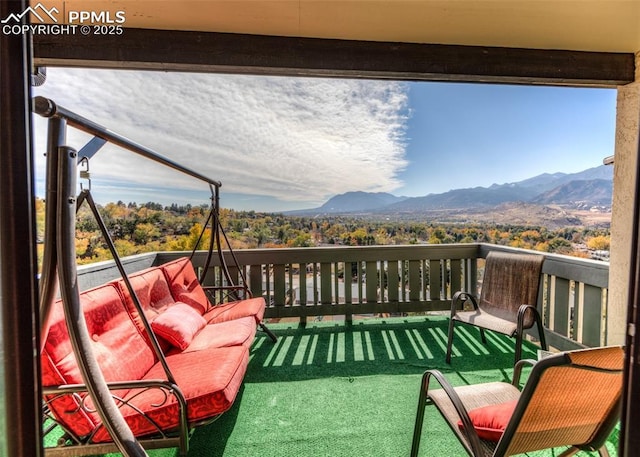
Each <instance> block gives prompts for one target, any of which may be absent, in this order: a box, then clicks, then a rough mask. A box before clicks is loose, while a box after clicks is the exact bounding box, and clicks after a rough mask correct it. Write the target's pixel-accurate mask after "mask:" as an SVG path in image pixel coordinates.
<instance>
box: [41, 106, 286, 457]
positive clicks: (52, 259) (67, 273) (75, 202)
mask: <svg viewBox="0 0 640 457" xmlns="http://www.w3.org/2000/svg"><path fill="white" fill-rule="evenodd" d="M33 111H34V112H35V113H37V114H39V115H41V116H43V117H46V118H48V119H49V121H48V122H49V123H48V134H47V170H46V186H47V187H46V195H45V201H46V202H47V205H46V213H45V243H44V246H45V250H44V255H43V263H42V274H41V278H40V331H41V335H42V336H43V338H42V341H44V340H45V338H44V337H45V336H46V334H47V332H48V328H47V321H48V316H49V314H50V311H51V308H52V306H53V303H54V302H55V298H56V290H57V286H58V284H59V286H60V295H61V298H62V303H63V308H64V314H65V320H66V323H67V327H68V329H69V337H70V341H71V345H72V347H73V352H74V354H75V357H76V360H77V361H78V365H79V368H80V372H81V375H82V379H83V381H84V385H74V386H63V387H61V386H58V387H56V388H44V389H43V394H44V395H45V396H47V395H48V396H50V397H51V396H56V395H64V394H70V393H71V394H75V395H78V394H79V393H80V392H86V393H88V395H89V396H90V398H91V399H92V402H93V405H94V408H95V411H96V412H97V413H98V415H99V416H100V418H101V420H102V424H103V426H104V427H105V428H106V429H107V431H108V432H109V434H110V436H111V438H112V439H113V443H112V444H111V443H108V444H105V445H102V444H100V445H96V444H86V443H85V442H83V440H82V439H81V438H80V437H76V436H73V434H72V433H70V432H69V431H66V433H65V439H69V440H70V441H71V442H72V443H74V444H76V445H78V446H77V447H78V448H79V449H77V450H76V451H69V450H68V449H59V448H49V449H48V450H47V451H48V452H47V454H48V455H85V454H86V453H87V451H89V453H100V452H109V451H114V450H116V451H119V452H121V453H122V454H123V455H125V456H131V457H134V456H135V457H137V456H146V455H147V454H146V451H145V449H144V448H143V447H142V445H141V443H140V441H141V440H138V439H136V437H135V436H134V435H133V433H132V432H131V429H130V428H129V426H128V424H127V423H126V422H125V420H124V418H123V417H122V415H121V413H120V411H119V407H120V406H121V405H122V404H123V403H125V402H123V401H122V399H119V398H116V397H114V396H113V395H112V390H113V389H122V388H143V389H149V388H160V389H163V390H164V391H165V392H166V395H167V396H171V395H173V396H175V397H176V399H177V402H178V404H179V405H180V408H179V409H180V413H179V414H180V420H179V422H180V426H179V429H178V430H173V431H171V432H170V433H165V431H163V430H161V428H160V427H157V426H156V428H157V429H158V436H159V438H151V439H146V440H144V443H145V446H146V447H147V448H149V449H151V448H156V447H178V448H179V449H180V454H181V455H186V453H187V451H188V441H189V434H190V431H191V429H190V425H191V426H194V425H200V423H199V424H189V423H188V419H187V412H186V401H185V400H184V397H183V395H182V393H181V392H180V389H179V387H178V386H177V385H176V383H175V379H174V377H173V375H172V373H171V371H170V370H169V367H168V365H167V362H166V359H165V357H164V354H163V352H162V350H161V349H160V345H159V343H158V340H157V339H156V337H155V335H154V333H153V331H152V330H151V327H150V324H149V323H148V321H147V320H146V319H143V324H144V326H145V330H146V333H147V334H148V336H149V339H150V342H151V345H152V348H153V350H154V352H155V354H156V356H157V357H158V360H159V361H160V363H161V364H162V367H163V369H164V372H165V376H166V380H165V381H160V382H156V381H154V382H146V383H142V382H134V383H107V382H106V381H105V379H104V376H103V375H102V372H101V371H100V368H99V366H98V363H97V361H96V359H95V357H94V356H93V353H92V350H91V346H90V344H91V338H90V335H89V334H88V331H87V327H86V322H85V320H84V315H83V313H82V307H81V303H80V297H79V293H80V291H79V289H78V284H77V270H76V251H75V217H76V212H77V210H78V209H79V208H80V206H81V205H82V204H83V203H85V202H86V203H87V204H88V205H89V207H90V208H91V211H92V213H93V215H94V217H95V219H96V221H97V223H98V225H99V227H100V231H101V233H102V235H103V238H104V240H105V241H106V243H107V245H108V248H109V250H110V252H111V255H112V257H113V259H114V261H115V264H116V266H117V268H118V271H119V273H120V276H121V277H122V279H123V281H124V283H125V284H126V287H127V289H128V291H129V293H130V295H131V297H132V299H133V302H134V305H135V306H136V308H137V310H138V312H139V314H140V315H141V316H144V312H142V307H141V304H140V301H139V299H138V297H137V295H136V294H135V291H134V290H133V287H132V285H131V282H130V280H129V278H128V276H127V273H126V271H125V268H124V265H123V263H122V261H121V260H120V257H119V255H118V253H117V250H116V248H115V245H114V243H113V241H112V239H111V237H110V235H109V232H108V230H107V227H106V225H105V223H104V221H103V219H102V217H101V216H100V214H99V212H98V210H97V206H96V204H95V202H94V200H93V197H92V195H91V192H90V187H91V186H90V184H89V188H88V189H84V188H83V189H82V191H81V192H80V194H79V195H78V196H76V194H75V192H76V187H77V182H76V181H77V174H78V164H79V163H82V162H87V161H88V160H89V159H90V158H91V157H93V156H94V155H95V154H96V153H97V152H98V151H99V150H100V148H102V147H103V146H104V145H105V144H106V143H107V142H109V143H112V144H115V145H117V146H120V147H122V148H124V149H127V150H129V151H131V152H134V153H136V154H139V155H141V156H143V157H145V158H147V159H149V160H152V161H154V162H157V163H160V164H163V165H165V166H167V167H169V168H172V169H174V170H177V171H179V172H181V173H184V174H187V175H189V176H191V177H193V178H195V179H198V180H200V181H203V182H205V183H207V184H208V185H209V189H210V191H211V208H210V212H209V215H208V217H207V221H206V222H205V224H204V225H203V229H202V232H201V234H200V238H202V236H203V235H204V233H205V231H206V230H207V228H208V225H209V223H211V232H212V236H211V242H210V243H209V250H208V254H207V260H206V263H205V267H204V268H203V270H202V272H201V275H200V282H201V283H202V282H203V280H204V276H205V274H206V272H207V270H208V268H209V266H210V264H211V261H212V257H213V251H214V246H215V247H216V254H217V255H218V257H219V262H220V269H221V271H222V273H223V275H224V279H225V280H226V282H227V285H225V286H224V287H223V289H225V290H227V291H230V293H232V294H234V296H235V297H236V298H237V299H240V296H239V292H240V291H241V290H243V291H244V293H245V296H247V295H248V296H250V291H249V288H248V286H247V284H246V280H245V277H244V273H243V271H242V269H241V268H239V264H238V261H237V259H236V257H235V254H233V251H232V250H231V247H230V244H229V242H228V239H227V236H226V234H225V232H224V229H223V228H222V225H221V222H220V217H219V204H220V193H219V189H220V187H221V183H220V182H219V181H216V180H213V179H210V178H208V177H206V176H204V175H202V174H200V173H198V172H196V171H193V170H191V169H189V168H186V167H184V166H182V165H180V164H178V163H176V162H173V161H171V160H169V159H167V158H165V157H163V156H162V155H160V154H158V153H156V152H155V151H153V150H151V149H148V148H146V147H144V146H142V145H139V144H137V143H135V142H133V141H131V140H129V139H127V138H125V137H123V136H120V135H118V134H116V133H114V132H112V131H110V130H107V129H106V128H104V127H102V126H100V125H98V124H96V123H94V122H92V121H90V120H88V119H86V118H84V117H82V116H79V115H77V114H76V113H73V112H71V111H69V110H67V109H65V108H63V107H61V106H59V105H56V104H55V103H54V102H53V101H52V100H49V99H47V98H45V97H36V98H35V99H34V100H33ZM67 126H71V127H74V128H76V129H78V130H81V131H84V132H86V133H89V134H91V135H93V138H92V139H91V140H90V141H89V142H88V143H87V144H86V145H85V146H84V147H83V148H82V149H81V150H80V151H76V150H75V149H73V148H71V147H69V146H67V145H66V144H65V143H66V129H67ZM89 182H90V181H89ZM222 240H224V241H225V242H226V244H227V251H228V252H229V253H230V254H231V259H232V261H233V263H234V266H235V267H236V269H237V271H238V272H239V274H240V280H241V284H239V285H235V284H234V281H233V278H232V276H231V274H230V271H229V266H228V264H227V261H226V259H225V255H224V253H223V250H222ZM198 244H199V243H196V247H194V250H193V252H192V253H191V258H192V257H193V255H194V253H195V250H196V248H197V245H198ZM220 289H222V288H220ZM260 327H261V329H262V330H263V331H265V332H266V333H267V334H268V335H269V337H270V338H271V339H272V340H274V341H275V335H274V334H273V333H272V332H271V331H270V330H269V329H268V328H267V327H266V326H265V325H264V324H263V323H260ZM43 408H44V412H45V416H46V417H50V416H47V415H46V412H47V406H46V403H45V405H44V406H43ZM216 418H217V417H216ZM216 418H213V419H211V420H208V421H206V422H207V423H208V422H211V421H213V420H215V419H216Z"/></svg>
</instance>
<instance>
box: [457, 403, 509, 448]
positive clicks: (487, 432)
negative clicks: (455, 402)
mask: <svg viewBox="0 0 640 457" xmlns="http://www.w3.org/2000/svg"><path fill="white" fill-rule="evenodd" d="M516 403H518V400H512V401H508V402H505V403H499V404H497V405H489V406H484V407H482V408H477V409H473V410H471V411H469V417H470V418H471V422H472V423H473V428H475V429H476V432H477V433H478V437H479V438H480V439H483V440H487V441H494V442H498V441H500V438H501V437H502V434H503V433H504V429H505V428H506V427H507V424H508V423H509V420H510V419H511V416H513V410H514V409H515V408H516ZM458 427H460V430H462V429H463V428H464V427H463V425H462V421H458Z"/></svg>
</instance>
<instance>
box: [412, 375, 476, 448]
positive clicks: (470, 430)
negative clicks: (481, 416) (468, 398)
mask: <svg viewBox="0 0 640 457" xmlns="http://www.w3.org/2000/svg"><path fill="white" fill-rule="evenodd" d="M431 378H434V379H435V380H436V381H437V383H438V384H440V387H442V389H443V390H444V392H445V393H446V394H447V397H449V400H451V404H452V405H453V407H454V408H455V410H456V412H457V413H458V416H460V420H461V421H462V425H463V427H464V432H463V433H464V434H465V435H466V436H467V439H468V440H469V444H470V445H471V449H472V451H473V455H482V448H481V446H480V438H479V437H478V432H477V431H476V429H475V427H474V426H473V423H472V422H471V418H470V417H469V412H468V411H467V409H466V408H465V406H464V404H463V403H462V400H460V397H459V396H458V393H457V392H456V390H455V389H454V388H453V386H452V385H451V384H450V383H449V381H447V379H446V378H445V377H444V375H443V374H442V372H440V371H439V370H427V371H426V372H425V373H424V375H423V376H422V389H423V391H424V392H425V396H427V397H428V395H429V381H430V380H431Z"/></svg>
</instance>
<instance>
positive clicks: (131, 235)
mask: <svg viewBox="0 0 640 457" xmlns="http://www.w3.org/2000/svg"><path fill="white" fill-rule="evenodd" d="M44 210H45V204H44V201H42V200H37V201H36V221H37V225H38V238H39V239H40V240H42V239H43V237H44ZM98 210H99V212H100V214H101V217H102V218H103V220H104V222H105V225H106V226H107V229H108V230H109V233H110V236H111V237H112V239H113V240H114V244H115V246H116V248H117V250H118V253H119V254H120V255H121V256H129V255H133V254H140V253H144V252H152V251H190V250H192V249H194V248H196V247H197V248H198V249H206V247H207V246H208V243H209V239H210V232H209V231H208V230H207V231H205V233H204V235H203V236H201V234H202V228H203V225H204V224H205V222H206V220H207V216H208V213H209V207H208V206H207V205H199V206H192V205H177V204H173V205H170V206H164V207H163V206H162V205H160V204H158V203H153V202H148V203H143V204H137V203H127V204H125V203H124V202H122V201H118V202H116V203H108V204H106V205H98ZM220 220H221V223H222V226H223V228H224V230H225V233H226V234H227V238H228V239H229V243H230V244H231V247H232V248H234V249H254V248H286V247H311V246H327V245H329V246H330V245H344V246H373V245H401V244H425V243H426V244H442V243H472V242H484V243H492V244H499V245H504V246H511V247H518V248H524V249H532V250H537V251H542V252H553V253H560V254H568V255H573V256H578V257H590V252H593V251H603V250H608V249H609V241H610V233H609V229H608V228H589V227H564V228H562V229H556V230H549V229H547V228H546V227H541V226H525V225H506V224H490V223H468V224H460V223H456V224H453V223H452V224H444V223H437V222H429V221H424V222H416V221H402V220H397V221H390V220H385V221H379V220H369V219H363V218H356V217H348V216H326V217H301V216H288V215H283V214H274V213H264V212H256V211H235V210H232V209H221V210H220ZM76 229H77V230H76V231H77V237H76V252H77V257H78V263H80V264H83V263H92V262H98V261H101V260H107V259H110V258H111V255H110V253H109V250H108V248H107V244H106V242H105V240H104V239H103V237H102V235H101V234H100V231H99V228H98V224H97V222H96V220H95V218H94V217H93V215H92V214H91V211H90V210H89V208H88V207H87V206H86V205H84V206H82V207H81V208H80V210H79V211H78V215H77V220H76Z"/></svg>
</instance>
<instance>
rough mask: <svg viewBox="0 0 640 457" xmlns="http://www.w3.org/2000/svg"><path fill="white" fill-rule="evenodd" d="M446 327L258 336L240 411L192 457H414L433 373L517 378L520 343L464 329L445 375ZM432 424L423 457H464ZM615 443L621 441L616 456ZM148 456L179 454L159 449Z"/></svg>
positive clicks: (364, 324)
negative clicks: (427, 377)
mask: <svg viewBox="0 0 640 457" xmlns="http://www.w3.org/2000/svg"><path fill="white" fill-rule="evenodd" d="M447 324H448V319H446V318H443V317H440V316H433V317H431V316H428V317H424V316H422V317H410V318H390V319H384V320H382V319H371V320H362V321H355V322H354V323H353V324H352V325H346V326H345V325H344V323H336V322H321V323H314V324H308V325H307V326H306V328H300V327H297V326H295V325H293V324H291V325H286V324H275V325H271V326H270V327H271V328H272V329H273V330H274V331H275V333H276V334H277V335H278V337H279V340H278V342H277V343H275V344H274V343H272V342H271V340H269V339H268V338H267V337H266V336H265V335H264V334H259V335H258V337H257V338H256V341H255V343H254V344H253V346H252V349H251V360H250V362H249V368H248V371H247V374H246V376H245V382H244V385H243V387H242V389H241V390H240V392H239V393H238V396H237V398H236V401H235V403H234V405H233V407H232V408H231V409H230V410H229V411H228V412H227V413H225V414H224V415H223V416H222V417H221V418H220V419H218V420H217V421H216V422H214V423H212V424H210V425H207V426H202V427H200V428H198V429H197V430H196V431H195V432H194V433H193V436H192V437H191V440H190V450H189V457H217V456H220V457H236V456H237V457H251V456H260V457H288V456H292V457H293V456H296V457H300V456H314V457H316V456H332V457H333V456H335V457H339V456H345V457H346V456H349V457H351V456H382V457H393V456H406V455H408V454H409V450H410V448H411V440H412V433H413V424H414V420H415V413H416V405H417V400H418V392H419V388H420V381H421V376H422V373H423V372H424V371H425V370H426V369H433V368H437V369H440V370H441V371H442V372H444V373H445V375H446V377H447V378H448V379H449V380H450V381H451V382H452V383H453V384H454V385H461V384H476V383H481V382H490V381H500V380H503V381H509V380H510V378H511V374H512V368H511V367H512V365H513V345H514V343H513V340H512V339H510V338H507V337H504V336H500V335H496V334H492V333H488V335H487V338H488V344H487V345H486V346H485V345H482V344H481V343H480V342H479V334H478V331H477V330H476V329H474V328H471V327H466V326H458V327H456V339H455V350H454V357H453V360H452V363H451V365H447V364H446V363H445V361H444V355H445V345H446V332H447ZM535 357H536V347H535V346H534V345H530V344H527V346H526V347H525V350H524V351H523V358H535ZM207 369H208V368H207V367H203V372H206V370H207ZM425 417H426V419H425V424H424V427H423V434H422V443H421V453H420V455H423V456H452V457H456V456H461V457H462V456H465V455H466V453H465V451H464V450H463V448H462V446H461V445H460V444H459V443H458V441H457V439H456V438H455V437H454V435H453V433H452V432H451V430H450V429H449V428H448V426H447V425H446V424H445V422H444V420H443V419H442V418H441V417H440V415H439V413H438V412H437V411H436V409H435V407H433V406H428V407H427V411H426V416H425ZM616 441H617V431H614V434H613V435H612V442H611V446H610V449H609V450H610V452H611V453H612V455H616V452H615V447H616V445H617V442H616ZM559 452H560V451H559V450H555V451H553V450H550V451H544V452H538V453H531V454H529V455H532V456H555V455H558V454H559ZM149 455H150V456H152V457H177V456H178V453H177V450H175V449H160V450H153V451H149ZM579 455H590V454H588V453H582V454H579ZM593 455H596V454H593Z"/></svg>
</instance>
